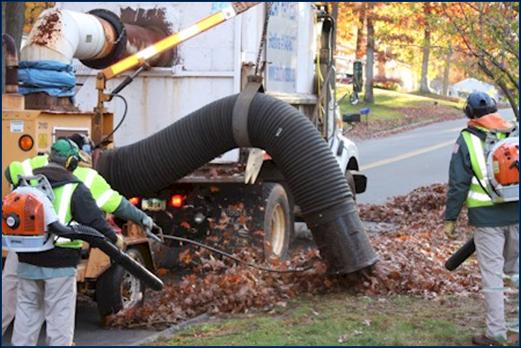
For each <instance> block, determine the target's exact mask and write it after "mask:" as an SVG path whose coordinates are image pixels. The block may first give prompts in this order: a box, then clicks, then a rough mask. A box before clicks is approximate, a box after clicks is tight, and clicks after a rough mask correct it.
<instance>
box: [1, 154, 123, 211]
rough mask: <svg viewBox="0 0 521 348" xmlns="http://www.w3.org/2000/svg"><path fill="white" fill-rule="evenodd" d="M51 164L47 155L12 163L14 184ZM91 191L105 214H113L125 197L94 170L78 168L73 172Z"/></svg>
mask: <svg viewBox="0 0 521 348" xmlns="http://www.w3.org/2000/svg"><path fill="white" fill-rule="evenodd" d="M48 163H49V158H48V156H47V155H41V156H36V157H33V158H29V159H26V160H25V161H23V162H16V161H15V162H12V163H11V164H10V165H9V173H10V175H11V179H12V181H13V184H15V185H16V184H17V183H18V175H22V176H32V175H33V170H34V169H37V168H41V167H44V166H46V165H47V164H48ZM72 174H73V175H74V176H75V177H77V178H78V179H79V180H80V181H81V182H83V184H84V185H85V186H86V187H87V188H88V189H89V191H90V192H91V194H92V197H94V200H95V201H96V205H97V206H98V207H99V208H100V209H101V210H103V211H104V212H105V213H108V214H112V213H113V212H114V211H116V209H117V208H118V207H119V205H120V204H121V200H122V199H123V197H122V196H121V195H120V194H119V193H118V192H117V191H114V190H113V189H112V188H111V187H110V185H109V184H108V183H107V181H106V180H105V179H104V178H103V177H102V176H101V175H99V173H98V172H97V171H96V170H94V169H92V168H85V167H78V168H76V169H75V170H74V172H72Z"/></svg>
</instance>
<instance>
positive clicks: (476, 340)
mask: <svg viewBox="0 0 521 348" xmlns="http://www.w3.org/2000/svg"><path fill="white" fill-rule="evenodd" d="M472 344H473V345H475V346H502V345H503V344H502V343H501V342H499V341H496V340H495V339H492V338H488V337H487V336H485V335H477V336H472Z"/></svg>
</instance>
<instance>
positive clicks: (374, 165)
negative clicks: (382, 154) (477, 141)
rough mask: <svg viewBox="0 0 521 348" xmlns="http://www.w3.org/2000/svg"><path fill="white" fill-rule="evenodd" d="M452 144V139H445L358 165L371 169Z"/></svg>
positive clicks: (361, 168)
mask: <svg viewBox="0 0 521 348" xmlns="http://www.w3.org/2000/svg"><path fill="white" fill-rule="evenodd" d="M453 144H454V141H453V140H451V141H446V142H443V143H440V144H437V145H432V146H427V147H424V148H422V149H418V150H414V151H410V152H406V153H404V154H401V155H398V156H395V157H392V158H388V159H385V160H381V161H376V162H373V163H370V164H368V165H365V166H360V170H361V171H364V170H367V169H372V168H376V167H381V166H385V165H387V164H391V163H394V162H398V161H402V160H404V159H407V158H411V157H415V156H419V155H421V154H424V153H427V152H431V151H434V150H437V149H441V148H443V147H446V146H450V145H453Z"/></svg>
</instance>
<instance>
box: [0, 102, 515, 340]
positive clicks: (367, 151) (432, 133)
mask: <svg viewBox="0 0 521 348" xmlns="http://www.w3.org/2000/svg"><path fill="white" fill-rule="evenodd" d="M501 113H502V114H503V115H504V116H505V117H507V118H513V113H512V111H511V110H502V112H501ZM465 124H466V119H463V118H462V119H459V120H455V121H448V122H442V123H437V124H432V125H429V126H426V127H421V128H416V129H413V130H410V131H406V132H403V133H400V134H397V135H393V136H389V137H384V138H379V139H370V140H367V141H363V142H359V143H358V147H359V150H360V159H361V167H362V168H361V169H362V171H363V172H364V173H365V174H366V175H367V177H368V188H367V191H366V192H365V193H363V194H360V195H358V196H357V201H358V202H359V203H382V202H385V201H386V200H387V199H388V198H390V197H393V196H395V195H403V194H406V193H408V192H409V191H411V190H413V189H414V188H417V187H419V186H422V185H429V184H432V183H436V182H446V181H447V175H448V166H449V159H450V153H451V150H452V146H453V144H454V141H455V140H456V137H457V135H458V133H459V131H460V130H461V129H462V128H463V127H464V126H465ZM76 312H77V315H76V333H75V343H76V345H79V346H80V345H132V344H135V343H136V342H138V341H141V340H143V339H146V338H147V337H151V336H154V335H156V334H157V331H152V330H113V329H111V330H108V329H103V328H101V326H100V325H99V317H98V314H97V310H96V306H95V304H94V303H93V302H89V301H81V302H79V303H78V307H77V309H76ZM10 331H11V330H9V331H8V332H6V335H5V336H3V337H2V345H9V343H10V341H11V332H10ZM40 344H42V345H43V344H45V342H44V341H43V330H42V338H41V340H40Z"/></svg>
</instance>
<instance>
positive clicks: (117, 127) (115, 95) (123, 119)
mask: <svg viewBox="0 0 521 348" xmlns="http://www.w3.org/2000/svg"><path fill="white" fill-rule="evenodd" d="M112 97H118V98H120V99H121V100H123V103H124V104H125V111H123V116H122V117H121V120H120V121H119V123H118V124H117V126H116V127H115V128H114V129H113V130H112V132H110V133H109V135H107V136H106V137H105V138H103V139H102V140H101V141H100V142H99V143H97V144H96V146H94V148H95V149H97V148H99V147H100V146H101V145H102V144H103V143H104V142H105V141H107V139H109V138H110V137H111V136H112V135H113V134H114V133H116V131H117V130H118V129H119V127H121V125H122V124H123V121H125V118H126V117H127V111H128V103H127V100H126V99H125V97H123V96H122V95H119V94H113V95H112Z"/></svg>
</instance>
